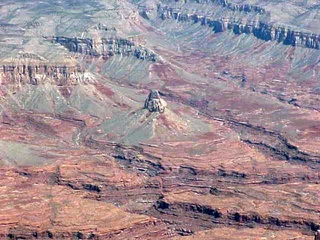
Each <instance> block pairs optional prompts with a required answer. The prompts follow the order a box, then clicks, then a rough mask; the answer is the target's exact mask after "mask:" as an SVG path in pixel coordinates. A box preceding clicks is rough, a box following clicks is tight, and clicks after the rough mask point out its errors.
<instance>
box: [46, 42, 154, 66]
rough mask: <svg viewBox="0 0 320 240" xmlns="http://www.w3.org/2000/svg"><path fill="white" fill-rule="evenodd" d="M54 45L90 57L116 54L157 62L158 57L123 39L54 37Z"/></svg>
mask: <svg viewBox="0 0 320 240" xmlns="http://www.w3.org/2000/svg"><path fill="white" fill-rule="evenodd" d="M51 41H52V42H53V43H59V44H61V45H62V46H64V47H66V48H67V49H68V50H69V51H70V52H76V53H81V54H85V55H90V56H106V57H107V56H112V55H114V54H119V55H124V56H134V57H136V58H138V59H141V60H148V61H156V55H155V53H153V52H152V51H150V50H148V49H146V48H144V47H141V46H136V45H135V44H134V43H133V42H132V41H130V40H127V39H122V38H100V39H91V38H68V37H53V38H52V39H51Z"/></svg>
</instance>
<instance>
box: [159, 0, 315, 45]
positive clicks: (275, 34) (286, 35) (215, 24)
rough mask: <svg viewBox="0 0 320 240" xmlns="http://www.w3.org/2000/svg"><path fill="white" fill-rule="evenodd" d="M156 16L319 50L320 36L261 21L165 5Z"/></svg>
mask: <svg viewBox="0 0 320 240" xmlns="http://www.w3.org/2000/svg"><path fill="white" fill-rule="evenodd" d="M157 12H158V16H159V17H160V18H161V19H168V18H169V19H175V20H177V21H180V22H190V23H200V24H201V25H202V26H207V27H210V28H212V30H213V31H214V32H216V33H219V32H224V31H226V30H230V31H232V32H233V33H235V34H252V35H253V36H255V37H256V38H258V39H261V40H264V41H276V42H278V43H283V44H285V45H291V46H294V47H305V48H312V49H320V35H319V34H315V33H307V32H300V31H297V30H293V29H290V28H288V27H281V26H277V25H276V24H269V23H265V22H262V21H248V20H242V19H231V18H228V17H226V18H220V19H215V18H212V17H210V16H205V15H199V14H196V13H189V12H183V11H179V9H175V8H172V7H168V6H166V5H161V4H158V5H157Z"/></svg>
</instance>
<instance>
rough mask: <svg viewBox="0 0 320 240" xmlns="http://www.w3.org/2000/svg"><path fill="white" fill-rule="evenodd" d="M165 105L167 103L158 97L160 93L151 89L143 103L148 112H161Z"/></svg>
mask: <svg viewBox="0 0 320 240" xmlns="http://www.w3.org/2000/svg"><path fill="white" fill-rule="evenodd" d="M166 106H167V103H166V102H165V101H164V100H163V99H161V98H160V94H159V92H158V91H157V90H151V91H150V93H149V96H148V98H147V99H146V101H145V103H144V108H145V109H148V110H149V111H150V112H160V113H163V112H164V110H165V108H166Z"/></svg>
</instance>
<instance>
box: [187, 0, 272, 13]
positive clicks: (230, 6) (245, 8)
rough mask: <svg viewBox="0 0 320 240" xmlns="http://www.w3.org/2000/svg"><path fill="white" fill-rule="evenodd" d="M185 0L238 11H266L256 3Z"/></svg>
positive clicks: (223, 0) (221, 0) (225, 0)
mask: <svg viewBox="0 0 320 240" xmlns="http://www.w3.org/2000/svg"><path fill="white" fill-rule="evenodd" d="M187 2H196V3H199V4H216V5H220V6H222V7H225V8H228V9H230V10H232V11H238V12H246V13H249V12H255V13H258V14H264V13H266V10H265V9H264V8H262V7H259V6H256V5H250V4H234V3H231V2H229V1H228V0H185V3H187Z"/></svg>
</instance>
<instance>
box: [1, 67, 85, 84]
mask: <svg viewBox="0 0 320 240" xmlns="http://www.w3.org/2000/svg"><path fill="white" fill-rule="evenodd" d="M87 80H88V79H85V76H84V70H83V69H81V67H79V66H65V65H62V66H52V65H41V64H39V65H27V64H25V65H13V64H12V65H2V66H1V67H0V85H7V84H32V85H38V84H41V83H44V82H50V83H53V84H56V85H59V86H62V85H72V84H77V83H79V82H83V81H87Z"/></svg>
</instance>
